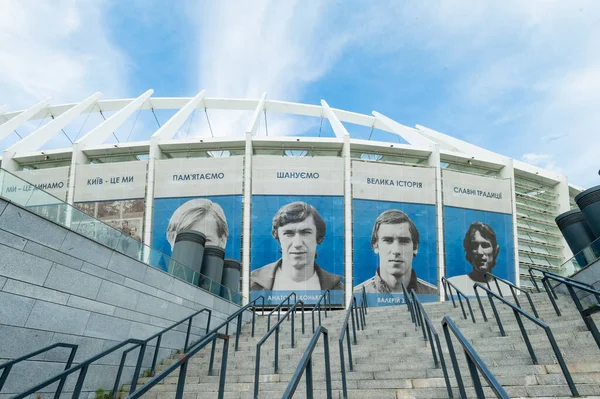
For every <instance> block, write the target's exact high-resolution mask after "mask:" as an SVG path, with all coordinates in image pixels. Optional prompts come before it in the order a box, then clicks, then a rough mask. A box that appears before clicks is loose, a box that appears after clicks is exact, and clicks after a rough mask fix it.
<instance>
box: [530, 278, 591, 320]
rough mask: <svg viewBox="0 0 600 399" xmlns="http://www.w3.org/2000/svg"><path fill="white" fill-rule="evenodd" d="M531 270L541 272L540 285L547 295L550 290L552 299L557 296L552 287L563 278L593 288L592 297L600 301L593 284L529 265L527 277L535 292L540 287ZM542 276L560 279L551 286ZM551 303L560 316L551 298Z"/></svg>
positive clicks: (538, 290)
mask: <svg viewBox="0 0 600 399" xmlns="http://www.w3.org/2000/svg"><path fill="white" fill-rule="evenodd" d="M532 270H535V271H538V272H540V273H542V285H543V286H544V289H545V290H546V293H547V294H548V295H550V294H549V292H552V295H553V296H554V299H558V296H557V295H556V292H554V289H555V288H556V287H558V286H559V285H561V284H563V283H562V281H563V280H564V281H568V282H570V283H573V284H577V285H579V286H584V287H587V288H589V289H591V290H593V292H591V293H593V294H594V297H595V298H596V301H598V302H600V291H598V290H596V288H595V287H594V286H593V285H591V284H587V283H584V282H582V281H577V280H574V279H572V278H569V277H564V276H561V275H560V274H556V273H552V272H550V271H547V270H544V269H540V268H537V267H530V268H529V279H530V280H531V281H534V285H535V288H536V290H537V292H541V291H540V288H539V287H538V285H537V283H535V280H534V275H533V272H532ZM544 277H548V278H550V279H552V280H556V278H558V279H560V280H556V281H561V282H559V283H558V284H556V285H555V286H554V287H553V286H552V284H550V283H549V282H548V279H545V280H544ZM553 277H555V278H553ZM564 284H565V285H566V283H564ZM550 299H552V298H550ZM552 305H553V306H554V310H556V314H557V315H558V316H560V311H559V310H558V307H557V306H556V303H555V302H554V301H553V300H552Z"/></svg>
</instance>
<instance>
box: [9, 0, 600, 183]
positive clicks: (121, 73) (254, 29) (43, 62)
mask: <svg viewBox="0 0 600 399" xmlns="http://www.w3.org/2000/svg"><path fill="white" fill-rule="evenodd" d="M0 9H1V10H2V13H0V106H2V105H3V104H8V105H9V107H10V108H9V110H18V109H23V108H27V107H30V106H32V105H34V104H35V103H37V102H38V101H41V100H43V99H45V98H48V97H50V98H51V100H50V101H51V103H53V104H58V103H65V102H76V101H81V100H83V99H84V98H86V97H88V96H90V95H91V94H92V93H94V92H97V91H101V92H102V93H103V96H102V98H103V99H108V98H118V97H137V96H139V95H140V94H142V93H143V92H145V91H146V90H148V89H153V90H154V94H153V95H154V96H158V97H162V96H165V97H168V96H175V97H179V96H193V95H195V94H197V93H198V92H200V91H201V90H202V89H206V90H207V94H206V95H207V96H209V97H236V98H259V97H260V96H261V95H262V94H263V93H265V92H266V93H267V98H269V99H274V100H283V101H296V102H304V103H309V104H317V105H318V104H320V101H321V99H325V100H326V101H327V103H328V104H329V105H330V106H332V107H334V108H341V109H345V110H349V111H354V112H359V113H364V114H371V112H372V111H373V110H376V111H378V112H380V113H382V114H384V115H386V116H389V117H391V118H393V119H394V120H396V121H398V122H400V123H402V124H404V125H407V126H415V125H416V124H419V125H423V126H426V127H429V128H432V129H435V130H438V131H440V132H443V133H445V134H448V135H451V136H454V137H457V138H459V139H462V140H465V141H468V142H471V143H473V144H476V145H479V146H481V147H484V148H486V149H489V150H492V151H495V152H498V153H500V154H503V155H506V156H510V157H512V158H515V159H520V160H523V161H525V162H528V163H531V164H534V165H538V166H540V167H543V168H547V169H551V170H554V171H557V172H560V173H564V174H566V175H568V176H569V182H570V183H573V184H576V185H579V186H582V187H590V186H593V185H597V184H600V176H599V169H600V156H599V155H598V154H599V150H598V149H599V148H600V133H599V132H598V128H597V127H598V126H600V112H599V111H598V110H599V109H600V51H598V49H600V2H598V1H593V0H591V1H577V0H573V1H558V0H557V1H552V0H544V1H536V0H528V1H522V0H515V1H512V0H505V1H502V2H493V1H479V0H449V1H444V0H439V1H429V0H426V1H423V0H415V1H411V0H404V1H395V0H378V1H376V2H375V1H364V0H361V1H354V0H348V1H333V0H331V1H319V0H315V1H311V2H306V1H300V0H286V1H268V0H253V1H246V0H237V1H227V0H220V1H186V0H175V1H171V2H165V1H152V0H130V1H116V0H114V1H113V0H79V1H59V0H57V1H51V2H50V1H48V2H39V1H34V0H0ZM250 114H251V113H250ZM144 115H145V114H144ZM167 117H168V115H166V114H165V115H158V119H159V120H160V119H162V120H166V118H167ZM213 118H214V119H213ZM249 118H250V116H249V114H248V113H245V112H239V113H237V114H236V116H235V117H233V118H232V117H230V116H227V117H226V115H219V114H218V113H217V112H215V113H214V114H213V115H212V116H211V127H212V129H213V130H214V131H217V132H220V131H227V130H231V129H238V128H239V126H242V128H244V127H245V125H246V124H247V123H248V121H249ZM201 120H202V117H201V116H199V117H197V121H196V122H195V123H196V124H200V123H203V122H200V121H201ZM241 121H243V122H241ZM87 123H91V122H90V121H88V120H84V121H78V123H77V124H75V125H76V127H71V128H70V129H71V130H68V131H67V132H66V133H65V135H66V136H70V137H69V138H66V137H63V138H62V140H63V143H62V146H67V145H70V144H69V142H68V141H66V140H69V141H71V140H73V138H74V137H75V136H76V134H85V129H84V128H85V127H86V126H88V125H87ZM155 123H156V122H155V121H154V120H153V119H151V118H150V117H148V116H147V115H145V116H143V117H142V118H141V120H139V121H138V120H134V121H133V122H131V125H127V126H124V127H123V132H118V134H117V135H118V136H119V135H120V137H121V139H125V136H127V139H132V140H133V139H136V140H137V139H139V140H145V139H147V138H148V137H149V136H150V135H151V134H152V133H153V132H154V130H156V128H157V126H156V124H155ZM193 123H194V122H190V126H189V127H188V129H187V132H183V133H182V134H183V135H185V134H188V135H193V134H194V132H195V129H200V127H197V126H196V125H194V128H193V129H192V124H193ZM268 126H269V132H270V133H271V132H281V133H282V134H302V133H303V132H305V131H307V130H310V129H313V130H314V129H316V128H321V127H320V125H319V120H318V119H317V120H312V119H311V120H308V119H306V118H304V119H303V118H284V117H281V116H278V115H271V116H270V118H269V122H268ZM36 127H37V125H35V126H34V125H32V124H29V125H28V126H25V127H23V128H22V129H21V132H20V134H21V135H24V134H27V131H32V130H34V129H35V128H36ZM346 127H347V128H348V130H349V131H350V133H351V135H352V134H355V135H357V136H360V135H364V134H365V133H364V131H362V130H361V129H360V128H359V127H355V126H348V125H347V126H346ZM78 130H83V133H82V132H81V131H78ZM325 130H326V128H325ZM190 131H191V133H190ZM217 134H218V133H217ZM323 134H324V135H327V134H329V135H331V129H330V128H329V131H328V132H324V133H323ZM13 136H15V137H9V138H7V139H5V140H4V141H2V142H0V150H2V149H4V148H6V147H7V146H9V145H10V144H11V143H12V142H14V141H16V140H18V137H16V134H15V135H13ZM373 138H374V139H380V140H393V139H395V138H390V137H389V135H388V136H386V135H380V136H379V137H375V136H374V137H373Z"/></svg>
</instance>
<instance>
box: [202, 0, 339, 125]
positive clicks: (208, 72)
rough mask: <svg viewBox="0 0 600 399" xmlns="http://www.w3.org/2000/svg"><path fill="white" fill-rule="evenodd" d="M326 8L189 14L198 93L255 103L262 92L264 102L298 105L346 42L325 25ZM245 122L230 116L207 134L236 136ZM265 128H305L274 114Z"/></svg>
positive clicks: (285, 4)
mask: <svg viewBox="0 0 600 399" xmlns="http://www.w3.org/2000/svg"><path fill="white" fill-rule="evenodd" d="M332 4H333V3H332ZM330 7H331V5H329V4H328V3H327V2H310V4H308V3H306V2H303V1H300V0H295V1H291V0H290V1H268V0H260V1H253V2H240V1H216V2H206V3H203V5H202V6H201V7H198V8H196V9H195V10H194V11H193V13H195V14H196V15H197V16H198V20H197V27H198V34H199V37H200V38H201V40H200V42H199V43H198V47H199V54H200V64H199V69H198V82H199V83H198V85H199V87H201V88H205V89H207V96H211V97H236V98H256V99H258V98H260V97H261V95H262V93H264V92H267V97H268V98H270V99H276V100H284V101H299V100H301V96H302V94H303V92H304V90H305V88H306V86H307V85H308V84H309V83H311V82H315V81H317V80H319V79H320V78H322V77H323V76H324V75H325V74H326V73H327V72H328V71H329V70H330V68H331V67H332V65H333V64H334V62H335V61H336V60H337V59H338V58H339V57H340V55H341V53H342V51H343V50H344V49H345V47H346V44H347V43H348V41H349V35H348V34H346V33H345V31H344V30H339V29H337V30H335V29H334V27H332V26H331V25H330V24H329V22H330V20H329V18H330V17H331V11H330V10H329V8H330ZM211 122H212V120H211ZM249 122H250V118H249V117H247V116H246V115H244V116H241V115H240V116H235V115H233V116H231V115H230V117H229V118H220V119H219V120H216V119H215V122H214V123H215V124H216V125H217V126H213V128H214V129H213V130H216V131H220V132H228V133H226V134H225V135H234V134H235V132H239V133H238V134H241V132H243V131H244V130H245V128H246V127H247V124H248V123H249ZM316 123H318V119H317V122H316ZM268 124H269V126H271V125H273V129H274V130H277V131H281V132H295V133H300V132H301V131H302V130H303V129H306V128H307V127H306V126H304V124H301V125H295V126H294V123H293V121H292V120H290V118H288V117H287V116H285V115H277V114H269V115H268ZM308 125H311V124H308ZM229 132H230V133H229Z"/></svg>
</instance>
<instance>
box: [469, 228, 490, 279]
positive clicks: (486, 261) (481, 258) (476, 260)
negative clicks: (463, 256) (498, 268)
mask: <svg viewBox="0 0 600 399" xmlns="http://www.w3.org/2000/svg"><path fill="white" fill-rule="evenodd" d="M495 252H496V248H494V247H493V246H492V243H491V241H489V240H486V239H485V238H483V236H482V235H481V233H480V232H479V231H475V234H474V235H473V239H472V240H471V244H470V247H469V248H468V249H467V255H468V257H467V260H468V261H469V262H470V263H471V265H473V269H474V270H476V271H478V272H480V273H491V272H492V268H493V267H494V266H495V262H496V253H495Z"/></svg>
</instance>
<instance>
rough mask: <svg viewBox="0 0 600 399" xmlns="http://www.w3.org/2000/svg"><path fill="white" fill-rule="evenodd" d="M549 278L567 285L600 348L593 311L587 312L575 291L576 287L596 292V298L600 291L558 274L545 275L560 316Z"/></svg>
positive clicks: (548, 292)
mask: <svg viewBox="0 0 600 399" xmlns="http://www.w3.org/2000/svg"><path fill="white" fill-rule="evenodd" d="M549 279H552V280H554V281H558V282H559V283H561V284H564V285H565V287H567V290H568V291H569V295H571V299H572V300H573V303H574V304H575V307H576V308H577V311H578V312H579V315H580V316H581V318H582V319H583V322H584V323H585V326H586V327H587V329H588V331H589V332H591V333H592V337H593V338H594V341H596V345H597V346H598V348H600V332H598V327H597V326H596V323H595V322H594V319H593V318H592V313H586V312H585V309H584V308H583V305H582V304H581V300H580V299H579V297H578V296H577V293H576V292H575V288H577V289H578V290H581V291H585V292H589V293H590V294H594V296H595V297H596V298H598V296H600V291H597V290H595V289H593V288H588V287H586V286H585V285H582V284H579V283H576V282H573V281H568V280H566V279H563V278H561V277H556V276H552V275H548V276H544V278H543V279H542V282H543V283H544V287H549V289H548V288H546V292H547V294H548V298H550V302H552V305H553V306H554V310H555V311H556V314H557V315H558V316H560V315H561V313H560V310H559V308H558V305H557V304H556V301H555V300H554V298H553V295H554V296H556V293H555V292H554V289H553V288H552V287H551V285H550V283H549V282H548V280H549ZM550 291H552V294H550Z"/></svg>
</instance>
